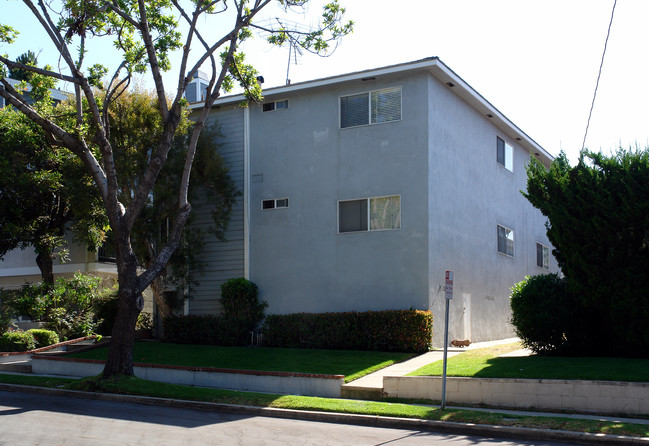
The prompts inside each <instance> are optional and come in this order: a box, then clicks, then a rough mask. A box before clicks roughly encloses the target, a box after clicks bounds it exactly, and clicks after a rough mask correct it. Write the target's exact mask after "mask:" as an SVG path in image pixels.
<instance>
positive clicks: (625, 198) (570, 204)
mask: <svg viewBox="0 0 649 446" xmlns="http://www.w3.org/2000/svg"><path fill="white" fill-rule="evenodd" d="M524 195H525V196H526V197H527V198H528V199H529V201H530V202H531V203H532V204H533V205H534V206H535V207H537V208H538V209H540V210H541V212H542V213H543V215H545V216H546V217H548V223H547V233H548V238H549V240H550V242H552V245H553V246H554V250H553V254H554V256H555V257H556V259H557V261H558V263H559V266H560V267H561V269H562V271H563V273H564V274H565V276H566V281H567V287H568V292H569V293H571V294H572V295H574V299H575V301H576V303H577V310H576V311H577V312H579V315H578V316H579V319H582V320H584V321H585V323H584V325H583V327H582V330H583V331H584V332H587V333H585V334H586V335H587V336H586V341H584V343H583V344H582V345H581V346H580V348H581V349H582V351H583V352H587V353H588V354H599V355H601V354H605V355H625V356H649V274H647V271H649V152H648V151H647V150H620V151H618V152H617V153H616V154H614V155H612V156H604V155H602V154H597V153H591V152H582V154H581V156H580V158H579V162H578V164H577V165H576V166H574V167H571V166H570V164H569V163H568V160H567V158H566V156H565V154H563V153H562V154H561V155H560V156H559V157H557V159H555V160H554V162H553V163H552V165H551V166H550V169H549V170H546V169H545V168H544V167H543V166H542V165H541V164H539V163H538V162H532V163H531V164H530V165H529V167H528V181H527V193H525V194H524Z"/></svg>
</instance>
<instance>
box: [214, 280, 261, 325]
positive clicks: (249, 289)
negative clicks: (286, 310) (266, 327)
mask: <svg viewBox="0 0 649 446" xmlns="http://www.w3.org/2000/svg"><path fill="white" fill-rule="evenodd" d="M258 294H259V289H258V288H257V285H255V284H254V283H252V282H251V281H249V280H247V279H243V278H238V279H230V280H227V281H226V282H224V283H223V284H222V285H221V298H220V299H219V300H220V301H221V305H223V316H224V317H225V318H226V319H230V320H232V321H237V322H240V323H241V324H242V325H243V326H245V327H246V329H248V330H253V329H254V328H256V327H257V325H258V324H259V322H261V321H262V319H263V318H264V310H265V309H266V307H267V306H268V303H266V302H264V301H262V302H260V301H259V297H258Z"/></svg>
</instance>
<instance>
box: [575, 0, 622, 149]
mask: <svg viewBox="0 0 649 446" xmlns="http://www.w3.org/2000/svg"><path fill="white" fill-rule="evenodd" d="M616 5H617V0H615V1H614V2H613V10H612V11H611V21H610V22H608V31H607V32H606V40H605V41H604V52H602V61H601V62H600V64H599V73H597V82H596V83H595V92H594V93H593V102H592V103H591V104H590V112H589V113H588V122H586V132H584V140H583V141H582V143H581V150H584V147H585V146H586V136H588V127H590V118H591V116H592V115H593V108H594V107H595V98H596V97H597V88H598V87H599V78H600V76H601V75H602V67H603V66H604V56H605V55H606V46H607V45H608V37H609V36H610V35H611V25H612V24H613V15H615V6H616Z"/></svg>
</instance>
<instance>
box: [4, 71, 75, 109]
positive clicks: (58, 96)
mask: <svg viewBox="0 0 649 446" xmlns="http://www.w3.org/2000/svg"><path fill="white" fill-rule="evenodd" d="M6 80H7V81H8V82H9V83H10V84H11V86H12V87H14V88H18V87H17V85H18V84H20V81H17V80H15V79H9V78H6ZM26 88H27V90H26V91H27V94H26V95H25V96H24V97H25V98H26V99H27V102H28V103H29V104H32V103H34V100H33V98H32V97H31V96H30V94H29V92H30V91H31V87H30V86H29V85H27V87H26ZM0 90H4V86H3V85H1V84H0ZM50 91H51V95H52V100H53V101H54V103H55V104H58V103H59V102H61V101H63V100H65V99H67V97H68V96H67V94H66V93H65V92H64V91H61V90H58V89H56V88H55V89H52V90H50ZM5 105H6V102H5V98H3V97H2V96H0V108H2V107H4V106H5Z"/></svg>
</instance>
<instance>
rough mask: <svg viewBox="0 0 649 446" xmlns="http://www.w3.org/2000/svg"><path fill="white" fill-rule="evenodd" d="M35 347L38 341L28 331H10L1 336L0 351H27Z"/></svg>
mask: <svg viewBox="0 0 649 446" xmlns="http://www.w3.org/2000/svg"><path fill="white" fill-rule="evenodd" d="M34 348H36V341H35V340H34V336H33V335H32V334H31V333H29V332H28V331H8V332H6V333H4V334H2V336H0V352H26V351H29V350H34Z"/></svg>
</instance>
